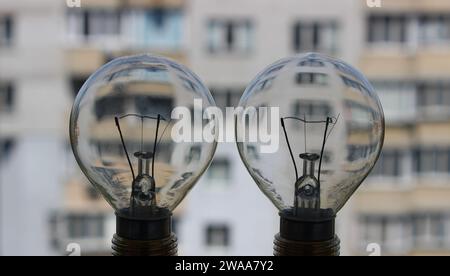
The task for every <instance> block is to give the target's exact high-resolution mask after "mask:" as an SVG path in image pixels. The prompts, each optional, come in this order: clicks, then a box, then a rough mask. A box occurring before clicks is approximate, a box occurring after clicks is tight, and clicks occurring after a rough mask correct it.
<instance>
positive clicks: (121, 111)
mask: <svg viewBox="0 0 450 276" xmlns="http://www.w3.org/2000/svg"><path fill="white" fill-rule="evenodd" d="M200 100H201V102H200V103H201V105H200V106H198V105H196V104H195V102H194V101H197V102H198V101H200ZM210 106H215V103H214V100H213V98H212V96H211V94H210V92H209V90H208V89H207V88H206V87H205V85H203V83H202V82H201V81H200V80H199V78H198V77H197V76H196V75H195V74H194V73H192V72H191V71H190V70H189V69H188V68H186V67H185V66H182V65H180V64H178V63H176V62H174V61H171V60H169V59H166V58H162V57H156V56H151V55H141V56H132V57H125V58H119V59H116V60H113V61H112V62H110V63H108V64H106V65H105V66H103V67H102V68H100V69H99V70H98V71H97V72H95V73H94V74H93V75H92V76H91V77H90V78H89V79H88V80H87V82H86V83H85V84H84V86H83V87H82V88H81V90H80V92H79V93H78V95H77V97H76V100H75V103H74V106H73V109H72V114H71V118H70V139H71V144H72V148H73V152H74V155H75V157H76V159H77V161H78V164H79V166H80V167H81V169H82V171H83V172H84V174H85V175H86V176H87V178H88V179H89V180H90V182H91V183H92V184H93V185H94V186H95V187H96V188H97V189H98V190H99V191H100V192H101V193H102V194H103V196H104V197H105V199H106V200H107V201H108V202H109V204H110V205H111V206H112V207H113V208H114V209H115V210H116V212H117V213H118V214H119V215H123V216H127V217H130V216H131V217H147V216H151V215H155V214H156V213H158V212H159V211H161V210H162V209H164V210H165V211H167V210H168V211H172V210H173V209H174V208H175V207H176V206H177V205H178V204H179V203H180V202H181V201H182V200H183V198H184V197H185V196H186V194H187V193H188V191H189V190H190V189H191V188H192V187H193V186H194V184H195V183H196V182H197V180H198V179H199V178H200V176H201V175H202V174H203V173H204V171H205V170H206V168H207V167H208V165H209V164H210V162H211V160H212V158H213V155H214V153H215V149H216V146H217V142H216V140H217V139H215V140H214V141H210V142H206V141H199V142H198V140H195V141H194V140H193V139H192V140H190V141H192V142H190V141H186V140H184V141H182V142H175V141H174V139H173V137H172V129H173V128H174V126H175V125H176V123H177V120H172V119H171V117H172V111H173V110H174V109H175V108H176V107H186V108H187V110H188V114H189V115H190V117H191V118H190V120H189V122H192V125H191V126H189V127H191V129H194V127H195V124H194V121H195V120H194V118H196V119H197V120H198V118H200V123H201V124H203V123H205V121H206V119H203V120H202V118H203V115H202V114H203V113H202V110H203V109H204V108H207V107H210ZM196 141H197V142H196Z"/></svg>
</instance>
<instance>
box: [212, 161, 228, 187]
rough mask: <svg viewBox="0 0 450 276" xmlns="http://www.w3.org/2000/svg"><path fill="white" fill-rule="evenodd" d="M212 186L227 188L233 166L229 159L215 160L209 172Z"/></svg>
mask: <svg viewBox="0 0 450 276" xmlns="http://www.w3.org/2000/svg"><path fill="white" fill-rule="evenodd" d="M207 176H208V181H209V182H210V184H211V186H227V184H228V183H229V181H230V179H231V164H230V161H228V160H227V159H215V160H214V161H213V162H212V164H211V167H210V168H209V169H208V171H207Z"/></svg>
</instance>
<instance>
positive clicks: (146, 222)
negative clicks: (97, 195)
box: [116, 209, 172, 241]
mask: <svg viewBox="0 0 450 276" xmlns="http://www.w3.org/2000/svg"><path fill="white" fill-rule="evenodd" d="M127 213H129V211H128V210H122V211H121V212H120V213H119V212H118V213H116V234H117V235H118V236H120V237H121V238H124V239H128V240H140V241H150V240H160V239H164V238H168V237H170V236H171V235H172V213H171V212H170V211H169V210H164V209H161V210H160V211H159V212H158V213H157V214H155V215H151V216H147V217H145V218H135V217H131V216H127V215H124V214H127Z"/></svg>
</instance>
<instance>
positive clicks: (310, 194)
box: [281, 116, 339, 215]
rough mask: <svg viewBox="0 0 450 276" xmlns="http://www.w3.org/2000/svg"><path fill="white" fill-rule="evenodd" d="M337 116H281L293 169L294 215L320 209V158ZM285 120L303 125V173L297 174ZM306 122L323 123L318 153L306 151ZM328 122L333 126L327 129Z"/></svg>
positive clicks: (301, 156)
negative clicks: (320, 118) (314, 117)
mask: <svg viewBox="0 0 450 276" xmlns="http://www.w3.org/2000/svg"><path fill="white" fill-rule="evenodd" d="M338 118H339V116H338V117H337V119H334V118H331V117H327V119H326V120H325V121H308V120H306V116H304V118H297V117H285V118H281V126H282V128H283V131H284V134H285V138H286V143H287V146H288V150H289V154H290V156H291V159H292V163H293V165H294V169H295V179H296V183H295V196H294V208H293V212H294V215H298V214H299V213H300V212H301V211H302V210H304V209H320V191H321V185H320V184H321V182H320V176H321V171H322V159H323V155H324V151H325V145H326V141H327V139H328V137H329V136H330V134H331V131H332V130H333V128H334V126H335V125H336V123H337V120H338ZM285 120H296V121H300V122H302V123H303V124H304V125H305V126H304V135H305V152H304V153H302V154H300V159H302V160H303V175H302V176H300V175H299V171H298V168H297V162H296V160H295V157H294V152H293V150H292V146H291V143H290V141H289V135H288V131H287V129H286V123H285ZM307 124H325V129H324V136H323V141H322V148H321V150H320V155H318V154H316V153H308V152H307V145H306V137H307V133H306V125H307ZM330 124H333V127H332V128H331V130H330V131H329V126H330ZM317 161H318V162H319V166H318V174H317V177H316V176H315V168H316V162H317Z"/></svg>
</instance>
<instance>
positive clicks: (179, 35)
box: [0, 0, 450, 255]
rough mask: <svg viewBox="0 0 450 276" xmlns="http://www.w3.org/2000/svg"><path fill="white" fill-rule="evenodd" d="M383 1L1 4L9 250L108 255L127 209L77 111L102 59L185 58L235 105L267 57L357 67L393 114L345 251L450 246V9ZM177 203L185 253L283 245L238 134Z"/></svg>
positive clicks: (2, 155) (260, 250)
mask: <svg viewBox="0 0 450 276" xmlns="http://www.w3.org/2000/svg"><path fill="white" fill-rule="evenodd" d="M381 3H382V7H380V8H378V7H372V8H370V7H368V5H366V1H360V0H341V1H335V0H320V1H317V0H302V1H299V0H284V1H274V0H184V1H183V0H159V1H157V0H129V1H115V0H101V1H100V0H82V1H81V7H80V8H78V7H71V8H69V7H68V6H67V5H66V3H65V1H53V0H41V1H32V0H17V1H7V0H0V249H1V250H0V254H2V255H54V254H69V253H70V252H69V251H66V250H67V249H68V248H67V246H68V245H69V244H71V243H77V244H79V245H80V247H81V253H82V254H85V255H104V254H109V252H110V240H111V237H112V235H113V233H114V231H115V229H114V215H113V210H112V209H111V208H110V207H109V206H108V205H107V204H106V203H104V201H103V199H102V198H101V196H99V195H98V193H97V192H96V191H95V190H94V189H93V188H91V186H90V184H89V183H87V181H86V180H85V177H84V176H83V175H81V173H80V172H79V170H78V167H77V165H76V163H75V161H74V158H73V155H72V151H71V149H70V145H69V141H68V137H67V136H68V135H67V133H68V123H67V122H68V116H69V112H70V107H71V104H72V102H73V100H74V98H75V96H76V94H77V92H78V90H79V89H80V88H81V86H82V84H83V83H84V81H85V80H86V78H87V77H88V76H89V75H90V74H91V73H92V72H94V71H95V70H96V69H98V68H99V67H100V66H102V65H103V64H104V63H106V62H108V61H110V60H111V59H113V58H115V57H118V56H123V55H129V54H137V53H142V52H152V53H156V54H160V55H164V56H168V57H171V58H173V59H175V60H177V61H179V62H181V63H184V64H186V65H187V66H188V67H190V68H191V69H192V70H193V71H194V72H196V73H197V74H198V75H199V76H200V78H201V79H202V80H203V81H204V82H205V83H206V84H207V85H208V87H209V88H210V90H211V92H212V94H213V96H214V98H215V100H216V103H217V105H218V106H219V107H221V108H224V109H225V107H232V106H236V105H237V104H238V102H239V99H240V97H241V95H242V93H243V92H244V89H245V87H246V86H247V84H248V83H249V82H250V81H251V80H252V79H253V77H255V76H256V74H257V73H258V72H259V71H261V70H262V69H263V68H265V67H266V66H267V65H269V64H271V63H273V62H275V61H277V60H279V59H280V58H283V57H286V56H290V55H294V54H296V53H299V52H310V51H315V52H322V53H325V54H329V55H332V56H336V57H339V58H342V59H343V60H345V61H347V62H349V63H350V64H353V65H355V66H356V67H358V68H359V69H360V70H361V71H362V72H363V73H364V74H365V75H366V76H367V77H368V78H369V79H370V81H371V82H372V83H373V84H374V86H375V88H376V90H377V92H378V94H379V96H380V99H381V101H382V104H383V107H384V111H385V115H386V127H387V128H386V140H385V146H384V150H383V154H382V156H381V158H380V161H379V162H378V164H377V166H376V168H375V170H374V171H373V173H372V174H371V176H370V177H369V178H368V179H367V180H366V181H365V183H364V185H363V186H362V187H361V189H359V190H358V192H357V193H356V195H355V196H354V198H353V199H352V200H351V201H350V202H349V203H348V204H347V206H346V207H345V208H344V209H343V210H342V211H341V212H340V214H339V221H338V225H337V226H338V234H339V236H340V238H341V240H342V253H343V255H368V254H370V252H369V251H367V249H368V248H367V246H368V245H369V244H378V245H379V246H380V249H381V254H383V255H397V254H404V255H420V254H427V255H433V254H450V200H448V199H449V198H450V188H449V187H448V184H449V182H450V140H449V138H448V137H450V121H449V118H450V117H449V114H450V112H449V110H450V81H449V79H450V78H449V77H450V65H449V63H448V62H447V61H448V60H449V59H450V46H448V45H450V43H449V42H450V3H449V2H448V1H446V0H430V1H423V0H390V1H381ZM227 123H228V124H231V125H232V124H233V122H231V121H230V122H227ZM227 131H230V129H228V130H227ZM105 147H106V148H105V150H110V151H114V150H115V148H114V147H115V146H111V145H110V148H108V145H106V146H105ZM111 147H112V148H111ZM178 209H179V211H178V213H176V214H175V224H174V225H175V231H176V232H177V234H178V236H179V239H180V255H271V254H272V241H273V236H274V234H275V233H276V232H277V231H278V215H277V210H276V208H275V207H274V206H273V205H272V204H271V203H270V201H269V200H268V199H266V198H265V196H264V195H263V194H262V193H261V192H260V191H259V189H258V188H257V186H256V184H255V183H254V182H253V180H252V179H251V177H250V176H249V174H248V173H247V171H246V169H245V168H244V166H243V165H242V162H241V160H240V158H239V155H238V152H237V149H236V145H235V144H234V143H223V144H220V145H219V148H218V150H217V154H216V157H215V159H214V161H213V163H212V165H211V167H210V169H209V170H208V171H207V172H206V173H205V175H204V176H203V177H202V179H201V180H200V182H199V183H197V185H196V186H195V187H194V189H193V191H192V192H191V193H190V194H189V196H188V197H187V198H186V199H185V201H184V202H183V203H182V205H181V206H179V208H178ZM31 229H32V231H31Z"/></svg>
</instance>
